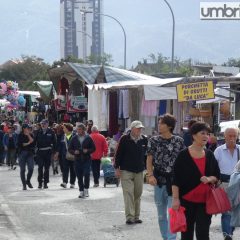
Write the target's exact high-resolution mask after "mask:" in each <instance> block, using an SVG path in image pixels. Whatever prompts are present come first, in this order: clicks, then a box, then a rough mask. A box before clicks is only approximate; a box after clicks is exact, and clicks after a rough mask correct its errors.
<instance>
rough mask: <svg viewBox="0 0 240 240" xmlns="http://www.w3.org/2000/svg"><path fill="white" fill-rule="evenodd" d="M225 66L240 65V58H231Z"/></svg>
mask: <svg viewBox="0 0 240 240" xmlns="http://www.w3.org/2000/svg"><path fill="white" fill-rule="evenodd" d="M223 66H228V67H240V58H229V59H228V61H227V62H225V63H224V64H223Z"/></svg>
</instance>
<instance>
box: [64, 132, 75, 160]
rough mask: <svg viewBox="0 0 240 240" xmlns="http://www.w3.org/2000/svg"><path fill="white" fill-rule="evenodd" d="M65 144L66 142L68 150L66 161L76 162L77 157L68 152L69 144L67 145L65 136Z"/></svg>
mask: <svg viewBox="0 0 240 240" xmlns="http://www.w3.org/2000/svg"><path fill="white" fill-rule="evenodd" d="M64 142H65V145H66V149H67V153H66V159H67V160H69V161H75V156H74V155H73V154H71V153H70V152H69V151H68V144H67V139H66V137H65V136H64Z"/></svg>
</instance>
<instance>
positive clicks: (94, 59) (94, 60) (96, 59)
mask: <svg viewBox="0 0 240 240" xmlns="http://www.w3.org/2000/svg"><path fill="white" fill-rule="evenodd" d="M112 62H113V59H112V55H111V54H107V53H104V54H103V56H96V55H90V56H88V57H87V63H88V64H98V65H104V66H110V64H111V63H112Z"/></svg>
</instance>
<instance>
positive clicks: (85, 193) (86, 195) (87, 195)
mask: <svg viewBox="0 0 240 240" xmlns="http://www.w3.org/2000/svg"><path fill="white" fill-rule="evenodd" d="M84 196H85V197H89V193H88V189H84Z"/></svg>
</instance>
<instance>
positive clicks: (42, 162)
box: [37, 150, 52, 184]
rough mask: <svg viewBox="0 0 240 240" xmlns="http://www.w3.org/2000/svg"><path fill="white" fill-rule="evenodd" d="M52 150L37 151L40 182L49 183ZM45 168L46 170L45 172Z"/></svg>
mask: <svg viewBox="0 0 240 240" xmlns="http://www.w3.org/2000/svg"><path fill="white" fill-rule="evenodd" d="M51 157H52V151H51V150H39V151H38V152H37V164H38V182H39V184H42V182H44V184H47V183H49V168H50V166H51ZM43 168H44V172H43Z"/></svg>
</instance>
